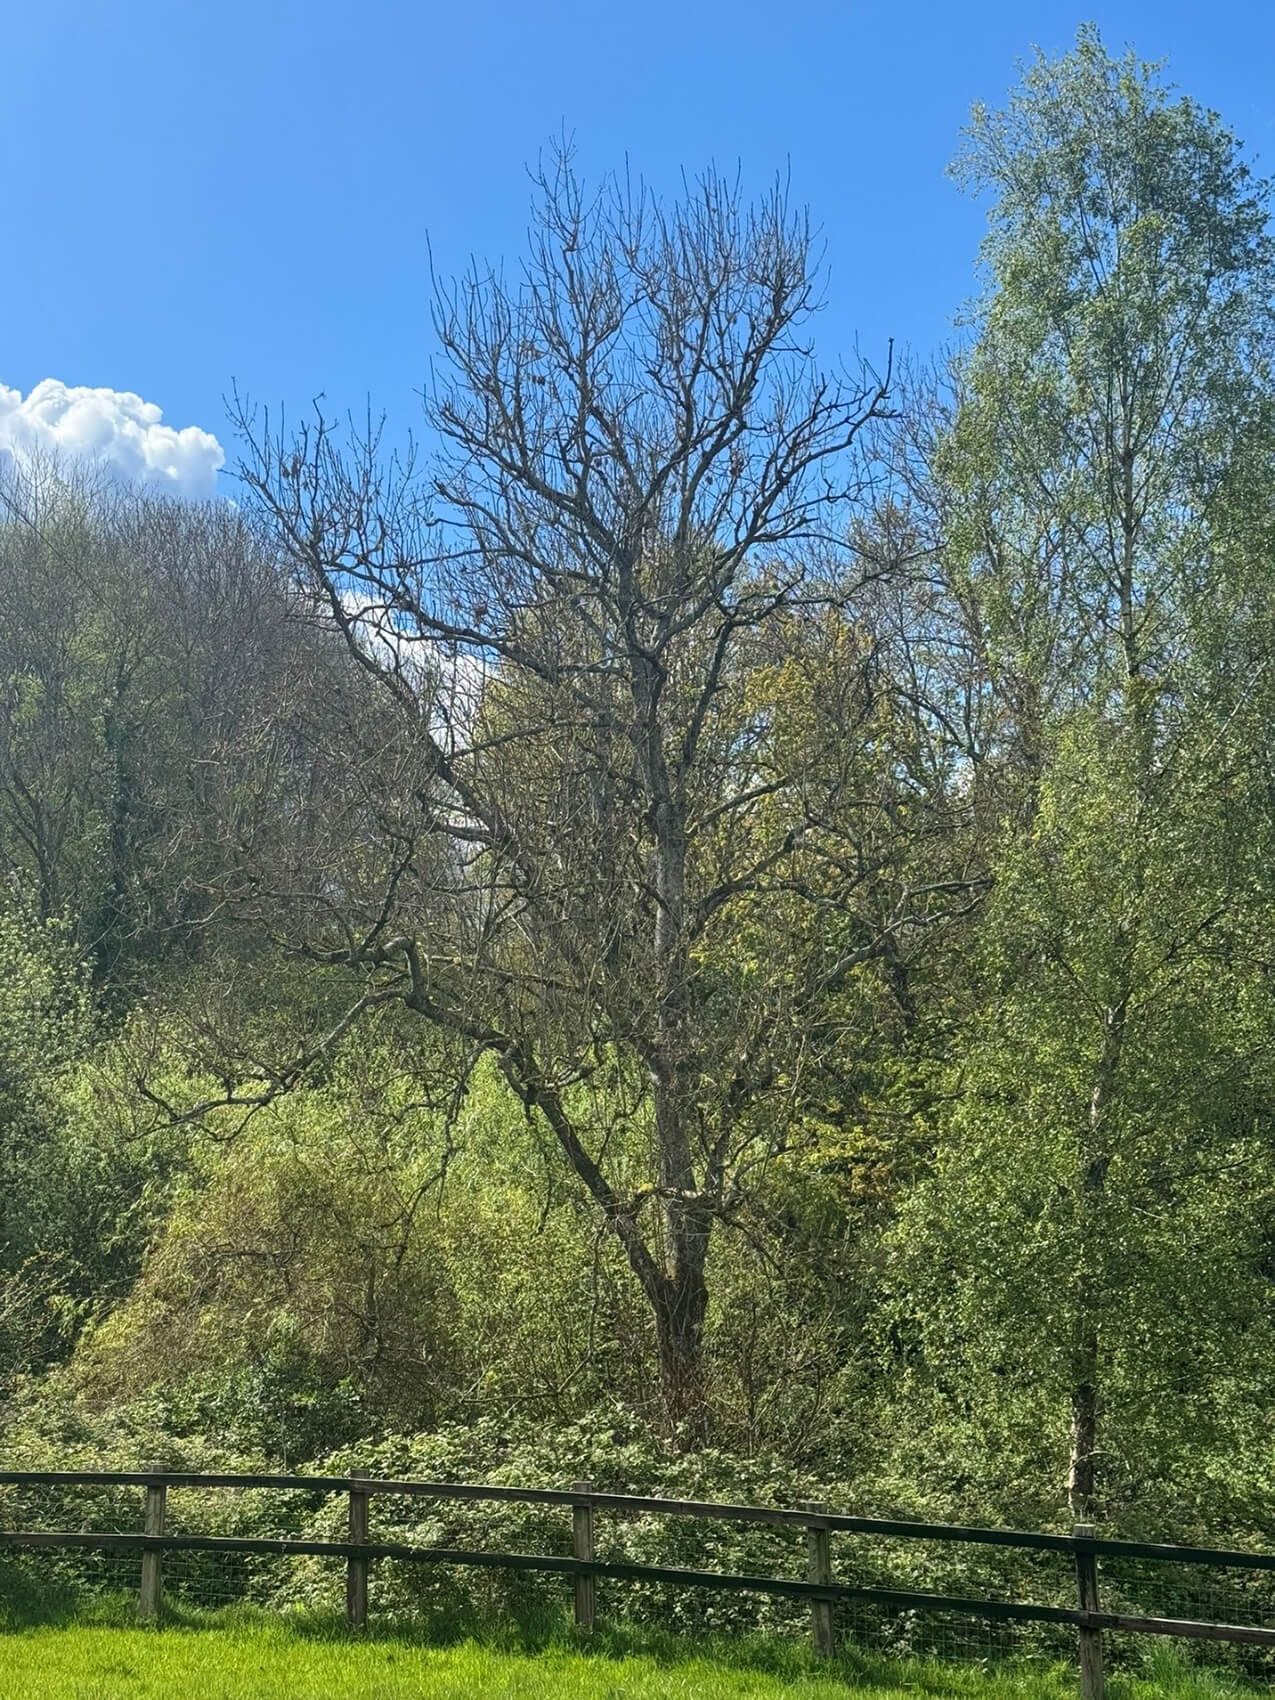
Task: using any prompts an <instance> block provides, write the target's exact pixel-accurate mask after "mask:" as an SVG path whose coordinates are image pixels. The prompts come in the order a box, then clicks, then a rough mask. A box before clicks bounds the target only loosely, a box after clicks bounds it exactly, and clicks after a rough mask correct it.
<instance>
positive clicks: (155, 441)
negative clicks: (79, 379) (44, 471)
mask: <svg viewBox="0 0 1275 1700" xmlns="http://www.w3.org/2000/svg"><path fill="white" fill-rule="evenodd" d="M6 453H7V454H10V455H12V456H13V457H14V458H15V459H17V460H19V461H22V460H29V459H31V458H32V457H33V456H38V455H39V456H43V455H53V456H56V457H57V458H58V459H62V460H84V461H90V462H92V463H94V464H96V465H98V466H102V467H105V468H106V469H108V470H109V471H111V472H113V473H115V474H117V475H118V476H120V477H122V478H127V479H129V480H130V481H132V482H135V483H138V484H142V485H144V486H146V487H147V488H149V489H154V490H165V491H167V492H169V494H171V495H174V496H185V497H189V498H192V499H194V500H203V499H205V498H207V497H209V496H211V495H212V494H213V491H214V489H215V487H216V481H217V471H218V468H219V467H222V466H224V465H225V461H226V457H225V454H224V453H223V452H222V447H221V444H220V443H219V442H218V441H217V439H216V437H214V436H212V434H211V433H210V432H208V431H201V430H200V429H199V427H198V426H197V425H187V426H185V427H184V428H183V429H182V430H180V431H179V430H176V429H175V428H174V427H173V426H171V425H165V424H164V415H163V413H162V411H161V410H160V409H159V408H158V407H156V405H155V403H154V402H153V401H143V400H142V398H141V396H139V395H133V394H132V392H131V391H129V390H105V389H99V390H95V389H88V388H86V387H84V386H83V385H68V384H63V383H59V381H58V380H57V379H56V378H45V379H44V381H43V382H42V383H39V384H37V385H36V386H35V388H34V389H33V390H32V391H31V392H30V394H29V395H27V396H23V394H22V392H21V391H20V390H12V389H9V388H8V387H7V386H6V385H4V384H0V458H2V457H3V456H4V455H5V454H6Z"/></svg>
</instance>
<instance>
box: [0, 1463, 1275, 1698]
mask: <svg viewBox="0 0 1275 1700" xmlns="http://www.w3.org/2000/svg"><path fill="white" fill-rule="evenodd" d="M0 1486H25V1487H69V1486H92V1487H114V1488H121V1487H138V1488H141V1489H143V1491H144V1499H143V1503H142V1530H141V1532H139V1533H127V1532H121V1531H116V1530H103V1531H85V1530H70V1529H25V1530H0V1550H4V1549H11V1550H31V1551H40V1550H48V1549H50V1548H69V1549H82V1550H90V1551H97V1552H105V1553H116V1554H130V1553H136V1554H137V1555H138V1556H139V1558H140V1559H141V1581H140V1590H139V1610H140V1613H141V1616H142V1617H143V1618H147V1619H153V1618H155V1617H156V1616H157V1615H158V1614H159V1611H160V1606H161V1599H162V1587H163V1570H162V1564H163V1555H164V1554H165V1553H173V1552H193V1553H200V1552H204V1553H246V1554H265V1555H270V1556H285V1557H293V1556H295V1557H301V1556H306V1557H322V1558H334V1559H344V1560H345V1563H346V1614H347V1618H348V1620H349V1622H350V1623H351V1624H352V1625H354V1626H356V1627H358V1626H362V1625H363V1624H365V1623H366V1621H367V1609H368V1606H367V1602H368V1570H369V1566H370V1565H371V1564H372V1563H374V1562H375V1561H377V1560H379V1559H395V1560H400V1561H406V1562H408V1563H415V1564H443V1565H458V1566H472V1567H476V1568H485V1569H508V1570H524V1571H540V1572H544V1573H547V1574H552V1575H561V1576H564V1577H570V1578H571V1579H572V1582H573V1586H574V1591H575V1616H576V1622H577V1624H579V1625H580V1626H581V1628H583V1629H592V1628H593V1627H594V1624H595V1622H596V1614H597V1602H596V1595H595V1586H594V1585H595V1582H596V1580H597V1579H598V1578H600V1577H605V1578H609V1579H614V1580H617V1581H641V1582H658V1583H664V1584H668V1585H672V1586H674V1587H681V1588H705V1589H714V1590H717V1589H721V1590H733V1591H743V1592H751V1593H757V1594H768V1595H776V1596H780V1597H786V1598H790V1599H798V1600H808V1601H809V1602H810V1607H811V1631H812V1636H813V1640H814V1645H815V1649H816V1651H817V1652H818V1653H819V1654H820V1655H822V1656H827V1655H829V1654H830V1653H831V1652H832V1651H833V1640H834V1637H833V1619H832V1606H833V1605H834V1604H835V1603H837V1602H841V1601H856V1600H857V1601H864V1602H870V1603H873V1604H876V1605H881V1606H886V1607H891V1608H895V1609H899V1610H906V1611H915V1612H943V1613H954V1614H957V1615H961V1616H967V1617H972V1618H982V1619H986V1620H989V1621H998V1620H999V1621H1008V1622H1023V1623H1047V1624H1057V1625H1069V1626H1072V1627H1074V1628H1075V1629H1076V1630H1077V1632H1078V1641H1079V1668H1080V1682H1081V1694H1082V1697H1083V1700H1101V1696H1102V1692H1103V1657H1102V1653H1103V1649H1102V1635H1103V1632H1104V1631H1108V1630H1116V1631H1122V1632H1125V1633H1131V1634H1136V1635H1157V1636H1163V1635H1170V1636H1180V1637H1183V1638H1186V1639H1192V1640H1208V1641H1225V1642H1235V1643H1239V1644H1246V1645H1250V1646H1259V1647H1266V1648H1272V1649H1275V1628H1268V1627H1264V1626H1261V1625H1257V1624H1244V1623H1217V1622H1196V1621H1194V1620H1191V1619H1187V1618H1174V1617H1154V1616H1146V1615H1142V1614H1138V1613H1129V1612H1122V1611H1110V1610H1103V1609H1102V1605H1101V1600H1100V1596H1099V1573H1098V1560H1099V1559H1100V1558H1104V1557H1105V1558H1112V1559H1140V1560H1150V1561H1153V1562H1159V1563H1164V1564H1168V1565H1174V1564H1179V1565H1197V1566H1216V1567H1218V1568H1225V1569H1245V1570H1266V1571H1272V1570H1275V1554H1271V1553H1255V1552H1237V1551H1230V1550H1226V1549H1223V1548H1214V1547H1191V1546H1179V1545H1166V1544H1161V1543H1156V1544H1148V1543H1146V1542H1138V1541H1120V1540H1107V1539H1104V1538H1103V1537H1100V1536H1099V1535H1098V1534H1097V1532H1096V1531H1095V1530H1094V1529H1093V1528H1092V1527H1090V1526H1088V1525H1079V1526H1078V1527H1077V1528H1076V1530H1075V1532H1074V1533H1073V1534H1070V1535H1057V1534H1047V1533H1044V1532H1040V1531H1034V1530H1024V1529H985V1528H977V1527H962V1526H960V1525H957V1524H947V1523H920V1522H910V1521H899V1520H894V1519H889V1518H877V1517H854V1516H848V1515H842V1514H839V1513H836V1512H829V1511H827V1510H826V1509H825V1508H824V1507H823V1506H821V1505H816V1504H814V1503H810V1504H805V1505H802V1506H800V1507H796V1508H788V1507H779V1506H753V1505H727V1504H720V1503H718V1502H716V1501H704V1500H679V1499H659V1498H651V1497H646V1496H641V1495H635V1494H616V1493H601V1492H597V1491H595V1490H594V1488H593V1487H592V1485H591V1484H590V1483H588V1482H577V1483H575V1484H573V1486H571V1487H570V1488H518V1487H503V1486H502V1487H496V1486H490V1485H486V1484H481V1483H470V1482H420V1481H394V1480H388V1479H385V1478H381V1477H373V1476H367V1475H362V1474H354V1475H350V1476H289V1475H216V1474H206V1473H198V1472H196V1473H191V1472H185V1471H170V1470H160V1469H141V1470H133V1471H113V1470H110V1471H108V1470H60V1471H42V1470H0ZM170 1488H203V1489H214V1488H225V1489H232V1490H243V1489H266V1490H276V1491H281V1492H305V1493H316V1494H343V1495H345V1496H347V1499H348V1505H349V1539H348V1540H344V1541H332V1540H306V1539H297V1538H293V1537H280V1538H277V1539H276V1538H273V1537H261V1536H230V1535H193V1534H181V1535H172V1534H166V1533H165V1532H164V1528H165V1519H166V1512H167V1494H168V1490H169V1489H170ZM378 1495H410V1496H414V1497H417V1498H424V1499H432V1500H458V1501H479V1502H482V1501H486V1502H491V1503H497V1504H499V1503H506V1504H507V1503H514V1504H530V1505H553V1506H562V1507H570V1508H571V1512H572V1556H571V1557H569V1558H568V1557H565V1556H555V1555H541V1554H535V1553H515V1552H493V1551H487V1550H468V1549H459V1548H453V1547H437V1546H419V1545H411V1544H404V1543H400V1542H388V1541H375V1540H372V1539H369V1522H370V1516H369V1508H370V1502H371V1500H372V1499H374V1498H375V1497H376V1496H378ZM608 1512H610V1513H615V1514H623V1515H640V1516H665V1517H691V1518H701V1519H705V1520H711V1521H718V1522H733V1523H754V1524H770V1525H779V1526H784V1527H790V1528H796V1529H803V1530H805V1531H806V1534H807V1541H808V1560H809V1562H808V1573H807V1578H806V1580H804V1581H802V1580H798V1579H796V1578H790V1577H783V1576H758V1575H740V1574H732V1573H727V1572H720V1571H709V1570H691V1569H682V1568H676V1567H668V1566H661V1565H653V1564H631V1563H620V1562H616V1561H613V1560H607V1559H600V1558H599V1557H598V1556H597V1554H596V1550H595V1536H594V1528H595V1518H596V1517H597V1516H598V1515H599V1514H605V1513H608ZM837 1532H841V1533H851V1534H856V1535H869V1536H872V1535H875V1536H879V1537H882V1538H890V1539H905V1540H906V1539H917V1540H924V1541H937V1542H952V1543H958V1542H966V1543H974V1544H977V1545H983V1546H992V1547H1006V1548H1025V1549H1028V1550H1033V1551H1038V1552H1052V1553H1066V1554H1070V1555H1071V1557H1072V1559H1073V1562H1074V1566H1075V1574H1076V1602H1077V1603H1076V1605H1075V1606H1074V1607H1070V1606H1057V1605H1042V1604H1039V1603H1033V1602H1031V1601H1027V1600H997V1599H981V1598H969V1597H965V1596H959V1595H950V1594H940V1593H932V1592H923V1591H918V1590H915V1589H907V1588H882V1587H876V1586H868V1585H866V1584H858V1583H854V1582H843V1581H837V1580H836V1579H835V1575H834V1571H833V1563H832V1542H831V1537H832V1535H833V1534H834V1533H837Z"/></svg>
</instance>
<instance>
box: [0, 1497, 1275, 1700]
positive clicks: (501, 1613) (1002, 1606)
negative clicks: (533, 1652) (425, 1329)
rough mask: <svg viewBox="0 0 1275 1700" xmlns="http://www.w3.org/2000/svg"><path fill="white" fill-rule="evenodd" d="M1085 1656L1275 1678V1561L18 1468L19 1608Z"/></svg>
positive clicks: (7, 1591)
mask: <svg viewBox="0 0 1275 1700" xmlns="http://www.w3.org/2000/svg"><path fill="white" fill-rule="evenodd" d="M571 1589H574V1594H575V1615H576V1622H577V1624H578V1625H580V1626H581V1627H582V1628H585V1629H588V1628H591V1627H592V1626H593V1625H594V1623H595V1622H596V1621H598V1618H599V1615H600V1616H601V1618H602V1619H604V1620H605V1619H615V1620H623V1621H626V1622H629V1623H635V1624H644V1625H653V1626H658V1627H660V1628H662V1629H673V1630H681V1631H683V1632H689V1633H691V1634H693V1635H695V1636H697V1637H700V1638H702V1637H703V1636H705V1635H712V1634H717V1635H723V1636H737V1635H739V1634H741V1633H748V1632H763V1633H768V1634H778V1635H785V1636H791V1635H797V1634H808V1635H810V1636H811V1637H812V1639H813V1644H814V1648H815V1650H816V1652H818V1653H829V1652H831V1651H832V1649H833V1647H834V1645H837V1644H840V1645H843V1646H851V1647H854V1648H857V1649H858V1650H860V1651H861V1652H864V1653H869V1654H879V1655H883V1656H893V1657H909V1658H927V1659H932V1658H939V1659H944V1660H953V1659H957V1660H977V1661H979V1662H980V1663H983V1664H986V1665H992V1664H998V1665H999V1664H1003V1663H1006V1662H1012V1663H1014V1664H1017V1665H1021V1664H1033V1665H1057V1664H1058V1663H1059V1662H1060V1661H1067V1662H1071V1663H1075V1664H1078V1668H1079V1670H1080V1673H1081V1681H1082V1693H1083V1694H1084V1696H1085V1700H1098V1697H1099V1696H1100V1695H1101V1692H1102V1682H1103V1666H1104V1660H1105V1662H1106V1663H1107V1664H1109V1665H1117V1666H1118V1665H1123V1664H1131V1663H1137V1664H1141V1665H1142V1666H1144V1667H1145V1666H1146V1665H1147V1662H1148V1653H1147V1647H1148V1644H1149V1643H1151V1642H1154V1641H1155V1640H1158V1639H1159V1638H1161V1637H1166V1638H1168V1637H1171V1638H1174V1639H1175V1640H1180V1641H1181V1642H1183V1643H1184V1644H1185V1645H1186V1647H1187V1649H1188V1656H1189V1657H1190V1658H1191V1659H1192V1660H1194V1661H1196V1662H1208V1663H1210V1664H1212V1665H1216V1666H1225V1667H1226V1668H1227V1669H1229V1670H1230V1671H1232V1672H1234V1673H1236V1674H1243V1675H1247V1676H1256V1677H1259V1678H1264V1679H1267V1680H1269V1679H1270V1678H1271V1677H1272V1676H1275V1557H1271V1556H1268V1555H1263V1554H1242V1553H1226V1552H1209V1551H1202V1550H1199V1549H1191V1548H1171V1547H1155V1546H1149V1545H1142V1544H1138V1543H1133V1542H1120V1541H1110V1540H1105V1539H1099V1538H1098V1537H1097V1535H1096V1532H1095V1531H1093V1530H1088V1529H1085V1530H1081V1529H1078V1530H1077V1531H1076V1534H1075V1536H1063V1535H1057V1534H1045V1533H1032V1532H1029V1531H1011V1530H1000V1531H997V1530H990V1529H969V1528H959V1527H957V1526H954V1525H937V1524H919V1523H907V1522H890V1521H887V1520H883V1519H869V1518H857V1517H849V1516H840V1515H836V1514H832V1513H829V1512H827V1511H825V1509H824V1508H823V1507H822V1506H818V1505H814V1504H806V1505H803V1506H800V1507H794V1508H786V1509H785V1508H778V1507H775V1508H766V1507H761V1506H753V1507H750V1506H728V1505H720V1504H699V1503H691V1502H685V1501H677V1500H667V1499H655V1498H636V1497H628V1496H624V1495H619V1494H609V1493H595V1492H594V1491H593V1489H592V1487H591V1485H590V1484H588V1483H575V1484H573V1485H572V1486H571V1487H570V1488H562V1489H546V1488H517V1487H508V1486H482V1485H477V1484H462V1483H451V1484H446V1483H420V1482H396V1481H381V1480H373V1479H371V1478H369V1477H365V1476H363V1477H361V1476H358V1475H354V1476H350V1477H330V1478H326V1477H325V1478H314V1477H282V1476H188V1475H180V1474H177V1473H171V1474H166V1473H164V1472H162V1471H158V1470H155V1471H145V1472H138V1473H135V1474H123V1475H121V1474H112V1473H105V1472H104V1473H101V1474H94V1473H91V1472H79V1473H70V1472H62V1473H58V1472H48V1473H36V1472H21V1471H8V1472H0V1612H3V1608H4V1605H5V1602H6V1600H8V1601H9V1602H10V1603H11V1604H13V1603H14V1602H16V1609H17V1610H19V1611H20V1612H22V1611H25V1612H26V1614H27V1615H28V1616H29V1615H31V1612H32V1609H33V1607H32V1602H33V1601H34V1602H35V1607H34V1609H35V1610H36V1611H37V1613H38V1614H43V1615H52V1616H56V1615H58V1614H59V1613H66V1614H68V1615H69V1614H70V1612H71V1611H73V1610H80V1609H82V1607H83V1604H84V1602H85V1601H91V1602H95V1603H96V1605H98V1606H99V1607H101V1608H102V1609H109V1608H110V1603H111V1602H116V1603H117V1604H120V1603H121V1602H123V1603H124V1605H123V1606H122V1607H121V1609H131V1610H132V1611H133V1612H134V1613H135V1614H136V1612H137V1611H138V1610H140V1612H141V1615H143V1616H144V1617H155V1616H157V1615H159V1613H160V1611H161V1607H162V1608H163V1609H166V1610H168V1611H169V1612H171V1613H177V1614H183V1613H186V1614H190V1613H200V1612H205V1611H216V1610H220V1609H222V1608H225V1607H230V1606H252V1607H257V1608H263V1609H266V1610H271V1611H283V1610H289V1609H296V1608H304V1609H305V1610H306V1611H308V1612H318V1613H322V1614H323V1615H324V1616H334V1615H336V1614H338V1613H342V1612H344V1613H345V1615H346V1617H347V1620H348V1621H349V1622H350V1623H352V1624H354V1625H356V1626H358V1625H362V1624H364V1623H365V1622H367V1621H368V1618H369V1616H372V1617H374V1618H375V1619H376V1621H377V1622H378V1623H385V1624H393V1623H408V1622H410V1623H413V1624H416V1625H419V1624H421V1623H422V1622H425V1623H428V1621H429V1620H431V1619H434V1618H445V1619H449V1620H451V1621H453V1622H454V1621H455V1620H456V1619H457V1618H470V1619H474V1618H486V1619H488V1620H490V1619H492V1618H496V1617H498V1618H501V1619H508V1618H510V1617H513V1618H515V1619H517V1620H520V1621H523V1622H526V1621H527V1620H528V1619H534V1618H537V1617H539V1618H546V1617H556V1616H560V1614H561V1612H562V1609H563V1605H564V1603H565V1601H566V1599H567V1598H569V1597H570V1590H571Z"/></svg>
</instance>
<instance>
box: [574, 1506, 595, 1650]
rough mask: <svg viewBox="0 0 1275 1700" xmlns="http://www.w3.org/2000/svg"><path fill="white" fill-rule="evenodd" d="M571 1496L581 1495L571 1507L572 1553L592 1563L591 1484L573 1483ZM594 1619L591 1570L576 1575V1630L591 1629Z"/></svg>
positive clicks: (593, 1589)
mask: <svg viewBox="0 0 1275 1700" xmlns="http://www.w3.org/2000/svg"><path fill="white" fill-rule="evenodd" d="M571 1491H572V1493H578V1494H581V1495H584V1496H586V1497H583V1498H581V1499H578V1500H577V1501H576V1502H575V1504H574V1505H573V1506H572V1507H571V1550H572V1552H573V1553H574V1554H575V1556H576V1557H577V1558H580V1559H583V1560H584V1561H585V1562H586V1563H591V1562H592V1560H593V1558H594V1557H595V1553H594V1550H593V1501H592V1499H590V1498H588V1497H587V1496H588V1495H590V1494H592V1492H593V1483H592V1482H572V1484H571ZM596 1617H597V1590H596V1579H595V1577H594V1576H593V1574H592V1572H591V1571H577V1573H576V1627H577V1628H578V1629H592V1628H593V1626H594V1622H595V1621H596Z"/></svg>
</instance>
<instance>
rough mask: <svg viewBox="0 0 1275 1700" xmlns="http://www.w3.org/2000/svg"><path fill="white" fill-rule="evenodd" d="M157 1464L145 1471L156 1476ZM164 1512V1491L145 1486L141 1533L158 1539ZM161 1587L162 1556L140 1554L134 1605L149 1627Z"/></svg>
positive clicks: (157, 1485)
mask: <svg viewBox="0 0 1275 1700" xmlns="http://www.w3.org/2000/svg"><path fill="white" fill-rule="evenodd" d="M161 1467H162V1466H161V1465H159V1464H149V1465H148V1466H147V1469H148V1470H154V1471H155V1472H156V1473H157V1474H158V1472H159V1470H160V1469H161ZM167 1510H168V1488H167V1485H166V1484H165V1483H164V1482H147V1484H146V1509H145V1511H144V1513H143V1515H142V1533H143V1534H144V1535H162V1534H163V1532H164V1518H165V1515H166V1513H167ZM163 1587H164V1572H163V1555H162V1554H161V1553H158V1552H144V1553H143V1554H142V1590H141V1598H140V1600H139V1601H138V1615H139V1616H140V1617H142V1618H143V1619H144V1620H145V1621H146V1622H148V1623H151V1622H154V1620H155V1619H156V1618H157V1617H158V1616H159V1602H160V1596H161V1594H162V1592H163Z"/></svg>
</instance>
